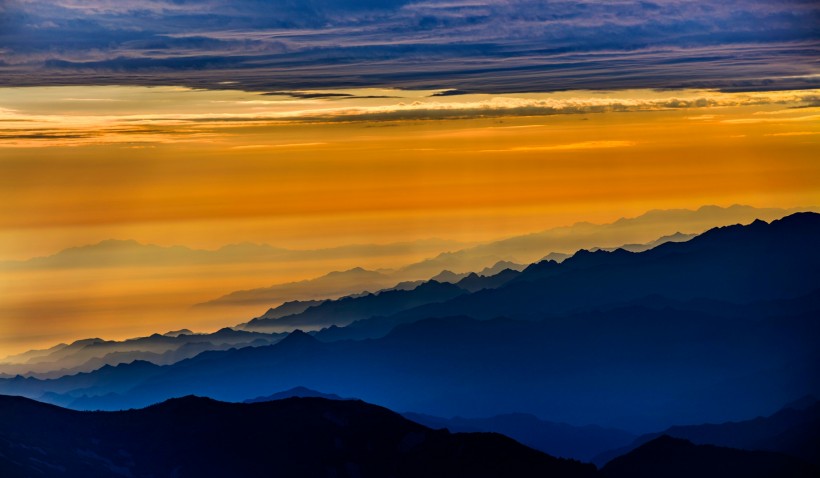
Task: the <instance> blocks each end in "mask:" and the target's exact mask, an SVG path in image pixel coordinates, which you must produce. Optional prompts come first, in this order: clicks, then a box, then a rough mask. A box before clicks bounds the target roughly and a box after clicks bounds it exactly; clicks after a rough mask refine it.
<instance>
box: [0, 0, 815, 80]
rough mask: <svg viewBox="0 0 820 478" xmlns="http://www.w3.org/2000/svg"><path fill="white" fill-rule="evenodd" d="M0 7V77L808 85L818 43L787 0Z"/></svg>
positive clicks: (261, 0)
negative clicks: (195, 72)
mask: <svg viewBox="0 0 820 478" xmlns="http://www.w3.org/2000/svg"><path fill="white" fill-rule="evenodd" d="M0 22H2V23H0V26H2V28H0V51H2V57H1V58H2V60H3V61H4V62H5V64H4V65H2V66H0V84H7V85H8V84H60V83H83V82H91V83H101V82H102V83H112V82H113V83H142V84H160V83H162V84H168V83H172V84H188V85H191V86H198V87H212V86H213V85H216V84H219V83H220V82H222V81H225V80H232V81H237V82H238V84H239V85H240V86H241V87H245V88H249V89H261V90H271V89H288V90H289V89H303V88H305V87H318V88H333V87H348V86H402V87H422V86H425V87H426V86H432V87H442V88H458V89H462V90H465V91H499V90H505V91H522V90H532V89H539V90H540V89H567V88H577V87H584V88H620V87H675V86H711V87H720V88H758V87H760V88H768V87H773V86H771V85H775V86H774V87H789V85H792V86H794V85H796V86H797V87H807V86H808V87H811V86H817V84H816V83H814V81H815V80H812V78H811V77H810V76H808V75H811V74H813V73H816V72H817V70H818V60H817V58H818V55H817V53H818V49H819V48H820V26H819V25H820V5H818V4H817V3H816V2H812V1H798V0H792V1H782V2H771V1H763V0H745V1H744V0H728V1H715V0H712V1H690V0H669V1H654V2H651V1H615V0H601V1H595V2H569V1H561V0H559V1H543V0H506V1H504V0H449V1H415V2H411V1H407V0H364V1H363V0H305V1H296V0H280V1H270V0H233V1H229V0H197V1H194V0H147V1H139V2H138V1H133V0H131V1H129V0H48V1H46V0H28V1H25V2H23V1H18V2H11V3H8V4H4V6H3V7H0ZM192 70H196V71H198V72H200V73H199V74H197V75H193V76H192V75H190V72H191V71H192ZM175 73H178V74H176V75H175ZM135 74H139V78H138V79H137V78H134V77H133V76H130V75H135ZM84 78H85V79H84ZM741 85H745V86H741ZM801 85H802V86H801Z"/></svg>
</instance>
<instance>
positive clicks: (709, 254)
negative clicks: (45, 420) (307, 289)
mask: <svg viewBox="0 0 820 478" xmlns="http://www.w3.org/2000/svg"><path fill="white" fill-rule="evenodd" d="M818 237H820V215H818V214H813V213H801V214H795V215H792V216H788V217H786V218H784V219H781V220H777V221H773V222H772V223H771V224H767V223H765V222H762V221H757V222H754V223H752V224H750V225H748V226H728V227H722V228H716V229H713V230H710V231H708V232H706V233H704V234H702V235H700V236H698V237H696V238H694V239H692V240H690V241H688V242H684V243H666V244H663V245H661V246H658V247H656V248H654V249H651V250H649V251H646V252H641V253H629V252H626V251H622V250H619V251H614V252H606V251H598V252H594V253H592V252H579V253H577V254H575V255H574V256H573V257H572V258H570V259H567V260H565V261H564V262H562V263H560V264H559V263H555V262H541V263H538V264H534V265H531V266H529V267H528V268H527V269H525V270H524V271H522V272H521V273H520V274H518V275H517V276H516V277H515V278H513V279H512V280H510V281H508V282H506V283H504V284H503V285H501V286H500V287H497V288H494V289H482V290H479V291H476V292H472V293H470V292H467V291H464V293H461V294H459V295H458V296H456V297H454V298H451V299H448V300H444V301H441V302H437V303H428V304H426V305H421V306H416V307H412V306H411V308H409V309H407V310H404V311H401V312H397V313H394V314H393V315H388V316H385V317H370V318H368V319H364V320H360V321H357V322H354V323H353V324H351V325H348V326H347V327H330V328H328V329H325V330H323V331H320V332H316V333H315V334H314V335H313V336H311V335H309V334H307V333H304V332H294V333H291V334H290V335H288V336H287V337H286V338H285V339H283V340H282V341H281V342H278V343H276V344H273V345H269V346H260V347H245V348H241V349H233V350H226V351H210V352H204V353H202V354H199V355H197V356H196V357H193V358H190V359H187V360H183V361H180V362H178V363H175V364H173V365H168V366H157V365H154V364H149V363H145V362H134V363H132V364H128V365H126V364H122V365H119V366H117V367H104V368H103V369H100V370H98V371H94V372H90V373H83V374H76V375H71V376H64V377H61V378H58V379H54V380H38V379H35V378H22V377H18V378H12V379H4V380H0V392H2V393H8V394H20V395H24V396H28V397H31V398H37V399H42V400H47V401H50V402H52V403H58V404H64V405H69V406H71V407H73V408H85V409H122V408H129V407H139V406H147V405H150V404H152V403H156V402H158V401H161V400H163V399H167V398H171V397H174V396H181V395H187V394H197V395H204V396H211V397H213V398H217V399H222V400H229V401H242V400H245V399H248V398H250V397H257V396H265V395H269V394H270V393H271V392H272V391H274V390H283V389H288V388H292V387H296V386H306V387H309V388H312V389H317V390H333V391H334V393H338V394H339V395H341V396H353V397H358V398H361V399H363V400H366V401H368V402H372V403H379V404H381V405H385V406H388V407H389V408H391V409H394V410H412V411H415V412H417V413H424V414H429V415H434V416H443V417H452V416H457V415H460V416H468V417H469V416H493V415H497V414H499V413H506V412H509V411H516V412H522V413H531V414H533V415H536V416H538V417H543V418H544V419H547V420H550V421H556V422H565V423H570V424H589V423H594V424H597V425H600V426H603V427H616V428H621V429H624V430H627V431H628V432H630V433H636V432H639V433H643V432H651V431H655V430H660V429H664V428H665V427H668V426H672V425H675V424H686V423H704V422H708V421H720V420H724V421H725V420H736V419H744V418H746V417H748V416H755V415H757V414H762V413H771V412H774V411H775V410H777V409H778V408H779V406H780V405H781V404H782V403H786V402H788V401H791V400H793V399H794V398H795V397H799V396H803V395H806V394H817V393H820V379H818V375H817V374H816V373H814V372H815V370H814V368H815V367H814V364H816V363H818V362H820V360H818V358H820V357H818V350H817V347H816V343H818V340H820V327H818V324H817V322H816V320H815V317H816V316H817V314H818V308H817V305H818V303H820V300H819V299H818V294H820V292H819V291H820V277H818V274H820V250H818V248H817V247H816V244H817V243H818ZM450 285H451V286H452V284H450ZM366 298H367V297H364V298H359V299H355V300H362V299H366ZM710 304H718V306H716V307H711V306H710ZM319 307H322V306H319ZM753 309H759V310H760V311H762V312H761V313H760V314H757V315H755V314H752V315H749V314H747V313H746V312H744V311H748V310H753ZM307 310H310V309H307ZM361 338H369V340H347V339H361ZM342 339H346V340H342Z"/></svg>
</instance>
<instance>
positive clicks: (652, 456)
mask: <svg viewBox="0 0 820 478" xmlns="http://www.w3.org/2000/svg"><path fill="white" fill-rule="evenodd" d="M601 471H602V474H603V475H604V476H605V477H607V478H692V477H698V478H713V477H714V478H725V477H729V476H733V477H743V478H784V477H789V478H812V477H816V476H818V473H820V468H817V467H815V466H813V465H810V464H808V463H806V462H804V461H801V460H799V459H797V458H792V457H789V456H786V455H780V454H778V453H771V452H765V451H747V450H737V449H734V448H725V447H718V446H713V445H695V444H693V443H691V442H689V441H686V440H682V439H680V438H672V437H670V436H667V435H664V436H661V437H659V438H656V439H654V440H652V441H650V442H649V443H646V444H644V445H642V446H641V447H640V448H638V449H636V450H633V451H631V452H629V453H628V454H626V455H623V456H620V457H618V458H616V459H614V460H612V461H611V462H609V463H608V464H607V465H606V466H605V467H604V468H603V469H602V470H601Z"/></svg>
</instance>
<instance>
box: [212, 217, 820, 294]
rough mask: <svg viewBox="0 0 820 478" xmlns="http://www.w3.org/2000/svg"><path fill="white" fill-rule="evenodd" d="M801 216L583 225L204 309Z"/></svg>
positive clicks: (348, 290)
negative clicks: (728, 225)
mask: <svg viewBox="0 0 820 478" xmlns="http://www.w3.org/2000/svg"><path fill="white" fill-rule="evenodd" d="M806 210H812V208H798V209H790V210H785V209H776V208H754V207H750V206H741V205H734V206H730V207H726V208H722V207H717V206H703V207H701V208H699V209H697V210H686V209H673V210H655V211H650V212H647V213H645V214H643V215H640V216H637V217H634V218H622V219H619V220H617V221H615V222H613V223H609V224H590V223H584V222H582V223H577V224H574V225H572V226H566V227H557V228H552V229H547V230H545V231H541V232H538V233H533V234H526V235H522V236H516V237H511V238H507V239H502V240H499V241H494V242H490V243H486V244H479V245H476V246H472V247H467V248H463V249H456V250H450V251H447V252H442V253H440V254H438V255H437V256H434V257H431V258H428V259H425V260H422V261H420V262H415V263H412V264H409V265H405V266H402V267H398V268H394V269H383V270H379V271H367V270H363V269H362V268H353V269H350V270H348V271H336V272H332V273H329V274H327V275H326V276H322V277H318V278H315V279H312V280H308V281H300V282H294V283H285V284H277V285H273V286H268V287H261V288H256V289H248V290H242V291H236V292H232V293H229V294H226V295H224V296H222V297H219V298H216V299H213V300H211V301H208V302H206V303H204V305H222V306H225V305H239V304H263V303H264V304H275V303H279V302H285V301H292V300H315V299H331V298H337V297H341V296H344V295H352V294H358V293H360V292H363V291H370V292H375V291H378V290H380V289H384V288H389V287H390V286H391V285H392V284H394V283H396V282H400V281H416V280H423V279H428V278H431V277H432V278H436V280H439V281H440V282H455V281H457V280H460V279H462V278H463V277H464V276H463V274H468V273H470V272H478V271H482V269H485V270H484V271H482V272H478V274H479V275H492V274H493V273H494V272H496V273H497V272H500V270H503V269H513V270H519V269H521V268H522V267H519V266H518V264H521V263H525V264H528V263H530V262H534V261H539V260H541V259H544V258H548V259H557V261H558V262H560V261H561V260H563V259H565V258H567V257H569V256H570V255H572V253H574V252H575V251H577V250H579V249H588V250H592V251H597V250H614V249H616V248H621V249H625V250H629V251H632V252H642V251H645V250H648V249H651V248H653V247H655V246H658V245H660V244H662V243H664V242H681V241H686V240H688V239H691V238H692V237H693V236H694V235H695V234H700V233H702V232H704V231H706V230H707V229H710V228H713V227H717V226H723V225H726V224H736V223H749V222H751V221H753V220H755V219H761V220H767V221H769V220H774V219H779V218H781V217H783V216H786V215H788V214H790V213H794V212H796V211H806ZM499 262H502V263H503V264H502V266H501V267H502V269H495V270H493V268H496V267H498V263H499ZM442 271H448V272H452V275H449V276H445V277H438V278H437V277H436V276H437V275H438V274H440V273H441V272H442ZM459 275H461V277H459ZM345 284H348V286H347V287H346V286H345Z"/></svg>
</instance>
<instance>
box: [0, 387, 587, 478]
mask: <svg viewBox="0 0 820 478" xmlns="http://www.w3.org/2000/svg"><path fill="white" fill-rule="evenodd" d="M0 475H2V476H3V477H6V478H16V477H28V476H43V477H69V478H70V477H82V478H96V477H116V476H131V477H156V476H175V477H181V478H184V477H197V478H198V477H229V476H237V477H247V478H253V477H263V476H264V477H269V476H277V477H294V478H295V477H303V478H310V477H327V476H337V477H374V478H381V477H390V476H393V477H420V476H424V477H460V476H463V477H499V478H501V477H510V476H516V477H529V476H531V477H544V476H555V477H565V478H574V477H578V478H582V477H593V476H596V475H597V473H596V470H595V467H594V466H593V465H584V464H581V463H578V462H575V461H570V460H562V459H558V458H553V457H551V456H549V455H546V454H543V453H541V452H538V451H535V450H532V449H530V448H527V447H525V446H523V445H521V444H519V443H517V442H515V441H513V440H511V439H509V438H507V437H504V436H502V435H497V434H489V433H472V434H451V433H449V432H447V431H444V430H431V429H429V428H427V427H424V426H422V425H419V424H416V423H414V422H411V421H409V420H406V419H404V418H402V417H401V416H400V415H398V414H395V413H393V412H391V411H389V410H387V409H384V408H381V407H377V406H374V405H369V404H366V403H364V402H360V401H339V400H325V399H321V398H291V399H285V400H279V401H274V402H264V403H253V404H236V403H224V402H218V401H215V400H211V399H207V398H198V397H193V396H189V397H184V398H179V399H173V400H168V401H166V402H164V403H160V404H158V405H153V406H150V407H147V408H144V409H141V410H128V411H123V412H75V411H71V410H65V409H61V408H58V407H54V406H51V405H45V404H42V403H38V402H34V401H31V400H28V399H24V398H20V397H8V396H0Z"/></svg>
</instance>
